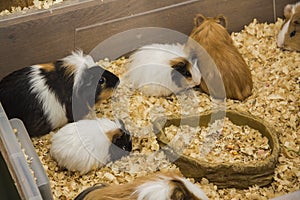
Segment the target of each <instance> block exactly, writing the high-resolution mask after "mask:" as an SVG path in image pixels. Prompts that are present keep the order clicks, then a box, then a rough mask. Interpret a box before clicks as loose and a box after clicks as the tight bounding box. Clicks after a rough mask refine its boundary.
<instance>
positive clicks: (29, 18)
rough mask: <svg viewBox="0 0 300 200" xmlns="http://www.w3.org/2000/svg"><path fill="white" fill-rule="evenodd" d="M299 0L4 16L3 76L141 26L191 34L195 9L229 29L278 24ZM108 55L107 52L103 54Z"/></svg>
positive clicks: (75, 8)
mask: <svg viewBox="0 0 300 200" xmlns="http://www.w3.org/2000/svg"><path fill="white" fill-rule="evenodd" d="M295 2H296V0H263V1H262V0H163V1H153V0H86V1H80V0H71V1H66V2H64V3H63V4H61V5H56V6H54V7H52V8H51V9H48V10H34V11H29V12H28V13H26V14H23V15H9V16H4V17H0V78H2V77H3V76H5V75H7V74H8V73H9V72H12V71H13V70H16V69H19V68H21V67H24V66H28V65H32V64H36V63H44V62H50V61H53V60H56V59H59V58H62V57H64V56H66V55H68V54H69V53H70V52H71V51H72V50H74V49H75V48H81V49H83V50H84V52H89V51H90V50H91V49H93V48H94V47H95V45H97V44H98V43H100V42H101V41H103V40H105V39H107V38H109V37H110V36H112V35H114V34H117V33H120V32H123V31H126V30H129V29H133V28H138V27H164V28H168V29H171V30H175V31H179V32H181V33H184V34H187V35H188V34H189V33H190V31H191V30H192V27H193V18H194V16H195V15H196V14H197V13H202V14H204V15H206V16H215V15H217V14H220V13H222V14H224V15H225V16H226V17H227V18H228V21H229V26H228V30H229V32H232V31H240V30H241V29H242V28H243V27H244V25H246V24H249V23H250V22H251V21H252V20H253V18H257V19H258V21H259V22H274V21H276V19H277V17H282V16H283V8H284V6H285V5H286V4H288V3H295ZM104 55H105V52H104Z"/></svg>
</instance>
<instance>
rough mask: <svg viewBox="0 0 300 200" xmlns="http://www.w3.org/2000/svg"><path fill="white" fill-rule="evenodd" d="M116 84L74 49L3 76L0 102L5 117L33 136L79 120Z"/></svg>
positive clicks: (108, 74) (115, 77)
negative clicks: (58, 57)
mask: <svg viewBox="0 0 300 200" xmlns="http://www.w3.org/2000/svg"><path fill="white" fill-rule="evenodd" d="M118 83H119V78H118V77H117V76H116V75H114V74H113V73H111V72H109V71H107V70H105V69H103V68H101V67H100V66H98V65H97V64H96V63H95V62H94V60H93V59H92V57H91V56H89V55H84V54H83V52H82V51H77V52H73V53H72V54H71V55H69V56H67V57H65V58H62V59H60V60H57V61H55V62H53V63H46V64H37V65H33V66H28V67H25V68H22V69H20V70H17V71H14V72H12V73H11V74H9V75H7V76H6V77H4V78H3V79H2V80H1V81H0V101H1V103H2V105H3V108H4V110H5V112H6V114H7V116H8V118H15V117H16V118H19V119H21V120H22V121H23V122H24V124H25V126H26V128H27V131H28V133H29V135H30V136H31V137H33V136H39V135H44V134H47V133H49V132H50V131H51V130H53V129H56V128H59V127H61V126H63V125H65V124H66V123H68V122H73V121H77V120H80V119H83V118H84V117H85V116H86V115H87V114H88V113H89V112H90V108H93V106H94V104H95V103H98V102H99V101H101V100H103V99H106V98H108V97H109V96H110V95H111V94H112V92H113V89H114V88H115V87H117V85H118Z"/></svg>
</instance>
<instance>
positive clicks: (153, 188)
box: [75, 172, 208, 200]
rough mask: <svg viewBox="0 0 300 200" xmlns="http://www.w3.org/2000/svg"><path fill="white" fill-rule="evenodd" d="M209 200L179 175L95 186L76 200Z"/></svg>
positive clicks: (153, 176)
mask: <svg viewBox="0 0 300 200" xmlns="http://www.w3.org/2000/svg"><path fill="white" fill-rule="evenodd" d="M88 199H89V200H107V199H110V200H129V199H130V200H170V199H172V200H200V199H201V200H208V198H207V196H206V195H205V193H204V192H203V191H202V190H201V189H200V188H199V187H197V186H196V185H194V184H193V183H191V182H190V181H189V180H187V179H186V178H184V177H182V176H181V175H179V174H177V173H170V172H169V173H161V172H160V173H155V174H154V175H148V176H144V177H140V178H137V179H135V180H134V181H133V182H131V183H127V184H123V185H111V186H93V187H90V188H88V189H86V190H84V191H82V192H81V193H80V194H79V195H78V196H77V197H76V198H75V200H88Z"/></svg>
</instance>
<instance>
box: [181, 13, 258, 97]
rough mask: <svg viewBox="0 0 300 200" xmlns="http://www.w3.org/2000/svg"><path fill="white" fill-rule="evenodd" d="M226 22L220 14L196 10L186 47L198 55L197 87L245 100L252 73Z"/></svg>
mask: <svg viewBox="0 0 300 200" xmlns="http://www.w3.org/2000/svg"><path fill="white" fill-rule="evenodd" d="M226 26H227V19H226V17H225V16H223V15H218V16H216V17H214V18H209V17H205V16H203V15H201V14H198V15H197V16H196V17H195V18H194V28H193V30H192V32H191V34H190V36H189V39H188V41H187V44H186V46H185V48H186V52H188V53H189V54H190V57H192V58H193V57H197V58H198V66H199V69H200V72H201V74H202V80H201V84H200V88H201V89H202V90H203V91H204V92H205V93H208V94H210V95H211V96H212V97H214V98H221V99H223V98H225V97H226V98H230V99H237V100H244V99H245V98H247V97H248V96H250V95H251V93H252V88H253V82H252V75H251V72H250V69H249V67H248V65H247V64H246V62H245V60H244V59H243V57H242V55H241V54H240V53H239V51H238V49H237V48H236V47H235V46H234V44H233V40H232V38H231V36H230V35H229V33H228V32H227V30H226ZM199 45H200V46H199ZM199 47H201V48H202V49H204V50H202V49H201V48H199ZM201 51H206V53H207V54H208V56H209V57H210V59H208V57H205V58H204V57H203V56H202V55H201V54H202V53H201ZM201 56H202V57H201ZM210 60H211V61H210ZM214 68H215V69H214ZM220 88H223V91H222V90H221V89H220Z"/></svg>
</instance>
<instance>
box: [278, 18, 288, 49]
mask: <svg viewBox="0 0 300 200" xmlns="http://www.w3.org/2000/svg"><path fill="white" fill-rule="evenodd" d="M290 21H291V20H288V21H287V22H286V23H285V24H284V25H283V27H282V29H281V30H280V32H279V34H278V38H277V45H278V47H283V46H284V38H285V34H286V33H287V32H288V28H289V26H290Z"/></svg>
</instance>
